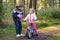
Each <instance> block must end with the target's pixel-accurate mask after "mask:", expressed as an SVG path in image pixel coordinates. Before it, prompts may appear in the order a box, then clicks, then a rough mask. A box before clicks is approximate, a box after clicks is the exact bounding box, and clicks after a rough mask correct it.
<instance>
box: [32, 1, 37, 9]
mask: <svg viewBox="0 0 60 40" xmlns="http://www.w3.org/2000/svg"><path fill="white" fill-rule="evenodd" d="M36 5H37V0H33V8H34V9H35V10H36Z"/></svg>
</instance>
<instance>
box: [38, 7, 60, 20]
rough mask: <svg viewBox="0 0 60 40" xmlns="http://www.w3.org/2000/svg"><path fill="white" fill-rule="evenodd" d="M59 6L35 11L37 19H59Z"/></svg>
mask: <svg viewBox="0 0 60 40" xmlns="http://www.w3.org/2000/svg"><path fill="white" fill-rule="evenodd" d="M59 10H60V8H47V9H41V10H38V11H37V17H38V19H39V20H40V19H44V20H45V19H50V18H51V19H52V18H53V19H60V11H59Z"/></svg>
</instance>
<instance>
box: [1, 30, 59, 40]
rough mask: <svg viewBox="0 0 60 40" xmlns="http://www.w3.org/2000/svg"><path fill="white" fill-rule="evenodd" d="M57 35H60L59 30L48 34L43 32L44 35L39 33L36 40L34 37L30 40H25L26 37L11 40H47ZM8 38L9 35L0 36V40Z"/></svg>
mask: <svg viewBox="0 0 60 40" xmlns="http://www.w3.org/2000/svg"><path fill="white" fill-rule="evenodd" d="M58 33H60V29H58V30H52V31H49V32H44V33H39V36H38V38H36V37H34V38H31V39H27V38H26V37H20V38H15V39H13V40H47V39H48V38H50V37H52V36H54V35H55V34H58ZM10 37H11V36H10V34H5V35H2V36H0V38H10Z"/></svg>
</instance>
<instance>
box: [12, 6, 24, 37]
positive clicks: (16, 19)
mask: <svg viewBox="0 0 60 40" xmlns="http://www.w3.org/2000/svg"><path fill="white" fill-rule="evenodd" d="M23 10H24V5H19V6H16V8H15V9H14V10H13V13H12V16H13V21H14V23H15V26H16V36H17V37H20V36H23V34H22V33H21V32H22V22H21V21H22V20H21V19H22V17H23V15H24V13H23ZM21 15H22V17H21ZM20 17H21V18H20Z"/></svg>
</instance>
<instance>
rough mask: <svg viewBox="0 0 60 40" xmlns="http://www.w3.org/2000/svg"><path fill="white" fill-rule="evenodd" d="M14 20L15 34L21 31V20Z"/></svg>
mask: <svg viewBox="0 0 60 40" xmlns="http://www.w3.org/2000/svg"><path fill="white" fill-rule="evenodd" d="M14 22H15V25H16V35H17V34H21V31H22V22H21V21H20V22H19V21H17V20H14Z"/></svg>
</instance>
